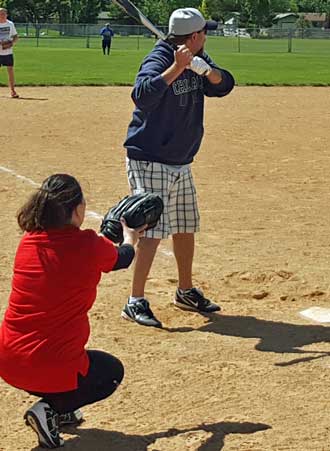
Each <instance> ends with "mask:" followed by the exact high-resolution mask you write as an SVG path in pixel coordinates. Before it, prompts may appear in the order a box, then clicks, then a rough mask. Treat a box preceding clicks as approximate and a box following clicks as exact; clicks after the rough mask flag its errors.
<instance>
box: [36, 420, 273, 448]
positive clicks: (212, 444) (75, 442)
mask: <svg viewBox="0 0 330 451" xmlns="http://www.w3.org/2000/svg"><path fill="white" fill-rule="evenodd" d="M270 428H271V427H270V426H269V425H267V424H263V423H250V422H243V423H239V422H227V421H223V422H220V423H215V424H201V425H198V426H196V427H191V428H186V429H176V428H173V429H168V430H167V431H163V432H155V433H153V434H146V435H130V434H124V433H122V432H117V431H104V430H101V429H94V428H93V429H79V428H78V429H67V430H66V432H67V433H69V434H71V433H72V434H74V435H75V437H74V438H70V439H68V440H66V441H65V449H66V450H72V449H79V450H80V451H93V450H94V451H158V450H157V446H156V445H155V447H152V446H151V447H150V448H149V446H150V445H152V444H153V443H155V442H156V441H157V440H158V439H162V438H171V437H175V436H178V435H180V434H185V433H188V432H198V431H204V432H208V433H210V434H211V436H210V437H208V438H206V439H205V440H204V442H203V443H202V444H201V445H200V446H199V447H198V448H197V449H196V451H219V450H221V449H223V447H224V441H225V437H226V435H228V434H253V433H255V432H258V431H265V430H267V429H270ZM148 448H149V449H148ZM42 449H43V448H40V447H36V448H33V449H32V450H31V451H37V450H42ZM168 449H169V448H168Z"/></svg>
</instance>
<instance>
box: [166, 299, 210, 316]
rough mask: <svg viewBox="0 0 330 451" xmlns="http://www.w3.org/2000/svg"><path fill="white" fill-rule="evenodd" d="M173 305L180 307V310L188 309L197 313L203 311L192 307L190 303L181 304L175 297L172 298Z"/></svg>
mask: <svg viewBox="0 0 330 451" xmlns="http://www.w3.org/2000/svg"><path fill="white" fill-rule="evenodd" d="M173 302H174V305H175V306H176V307H178V308H180V309H181V310H189V311H190V312H198V313H204V312H201V311H200V310H198V308H196V307H193V306H192V305H187V304H183V303H181V302H179V301H177V300H176V299H174V301H173Z"/></svg>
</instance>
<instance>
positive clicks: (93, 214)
mask: <svg viewBox="0 0 330 451" xmlns="http://www.w3.org/2000/svg"><path fill="white" fill-rule="evenodd" d="M0 171H2V172H6V173H7V174H10V175H13V176H14V177H16V178H17V179H19V180H23V181H24V182H28V183H29V184H30V185H32V186H39V184H38V183H36V182H35V181H34V180H32V179H30V178H28V177H25V176H24V175H20V174H18V173H17V172H15V171H13V170H12V169H9V168H6V167H4V166H0ZM86 217H87V218H90V219H96V220H98V221H100V220H101V219H102V218H103V216H102V215H100V214H99V213H96V211H92V210H87V211H86ZM161 253H162V254H164V255H166V256H172V255H173V253H172V252H171V251H168V250H166V249H161Z"/></svg>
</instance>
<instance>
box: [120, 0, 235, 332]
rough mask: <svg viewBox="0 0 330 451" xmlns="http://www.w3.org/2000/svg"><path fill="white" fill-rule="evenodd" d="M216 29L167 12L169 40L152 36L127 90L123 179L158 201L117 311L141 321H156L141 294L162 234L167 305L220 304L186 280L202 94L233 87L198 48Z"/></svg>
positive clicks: (186, 11)
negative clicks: (168, 257)
mask: <svg viewBox="0 0 330 451" xmlns="http://www.w3.org/2000/svg"><path fill="white" fill-rule="evenodd" d="M216 28H217V23H216V22H214V21H206V20H205V19H204V17H203V16H202V14H201V13H200V12H199V11H198V10H197V9H195V8H180V9H177V10H175V11H174V12H173V13H172V15H171V17H170V20H169V34H168V38H167V41H170V42H166V41H162V40H161V41H158V42H157V43H156V45H155V47H154V49H153V50H152V51H151V53H150V54H149V55H147V56H146V57H145V59H144V60H143V62H142V65H141V67H140V69H139V72H138V74H137V77H136V81H135V86H134V89H133V92H132V99H133V101H134V103H135V110H134V112H133V118H132V121H131V123H130V124H129V126H128V133H127V138H126V141H125V143H124V147H125V148H126V150H127V160H126V162H127V175H128V181H129V185H130V188H131V191H132V192H133V193H138V192H155V193H157V194H158V195H160V196H161V197H162V199H163V202H164V213H163V215H162V216H161V219H160V221H159V223H158V225H157V226H156V227H155V228H153V229H152V230H148V231H147V232H146V233H145V236H144V237H143V238H141V239H140V240H139V242H138V246H137V253H136V262H135V268H134V274H133V283H132V291H131V296H130V297H129V299H128V302H127V304H126V305H125V306H124V309H123V312H122V316H123V317H124V318H125V319H128V320H131V321H135V322H137V323H138V324H142V325H145V326H155V327H161V326H162V325H161V322H160V321H159V320H158V319H157V318H155V316H154V314H153V312H152V310H151V309H150V305H149V302H148V300H147V299H146V298H145V293H144V292H145V284H146V280H147V277H148V274H149V271H150V268H151V266H152V263H153V259H154V256H155V253H156V250H157V247H158V245H159V243H160V241H161V239H163V238H167V237H168V236H169V235H172V241H173V249H174V255H175V258H176V263H177V269H178V287H177V290H176V294H175V298H174V304H175V305H176V306H177V307H180V308H182V309H185V310H193V311H198V312H203V313H211V312H215V311H218V310H220V307H219V306H218V305H216V304H214V303H212V302H211V301H210V300H208V299H207V298H206V297H205V296H204V294H203V292H202V291H201V290H200V289H198V288H196V287H195V286H194V284H193V280H192V264H193V256H194V234H195V232H197V231H198V230H199V212H198V207H197V200H196V189H195V186H194V182H193V178H192V173H191V168H190V165H191V163H192V161H193V159H194V156H195V155H196V153H197V152H198V150H199V147H200V144H201V141H202V137H203V110H204V96H205V95H206V96H209V97H223V96H226V95H227V94H229V93H230V91H231V90H232V89H233V87H234V79H233V77H232V75H231V74H230V73H229V72H228V71H226V70H224V69H220V68H219V67H218V66H217V65H216V64H215V63H214V62H213V61H212V59H211V58H210V57H209V56H208V55H207V53H206V52H205V51H204V44H205V41H206V34H207V31H208V30H214V29H216ZM171 44H175V45H176V46H177V50H173V46H172V45H171Z"/></svg>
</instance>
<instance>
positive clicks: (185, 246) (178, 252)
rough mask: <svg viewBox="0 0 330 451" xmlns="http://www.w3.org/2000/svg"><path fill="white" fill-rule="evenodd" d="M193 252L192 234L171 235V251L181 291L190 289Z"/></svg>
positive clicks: (191, 284) (193, 236) (193, 240)
mask: <svg viewBox="0 0 330 451" xmlns="http://www.w3.org/2000/svg"><path fill="white" fill-rule="evenodd" d="M194 250H195V235H194V234H193V233H176V234H174V235H173V251H174V255H175V259H176V263H177V267H178V276H179V283H178V286H179V288H181V290H189V289H190V288H192V286H193V283H192V265H193V258H194Z"/></svg>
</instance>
